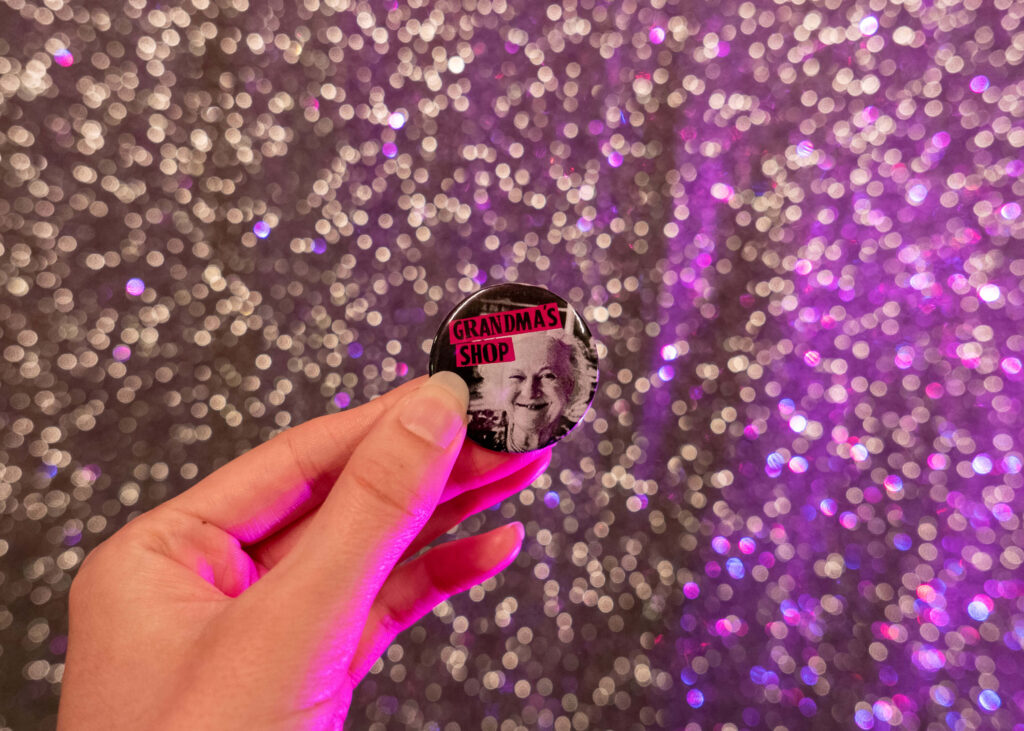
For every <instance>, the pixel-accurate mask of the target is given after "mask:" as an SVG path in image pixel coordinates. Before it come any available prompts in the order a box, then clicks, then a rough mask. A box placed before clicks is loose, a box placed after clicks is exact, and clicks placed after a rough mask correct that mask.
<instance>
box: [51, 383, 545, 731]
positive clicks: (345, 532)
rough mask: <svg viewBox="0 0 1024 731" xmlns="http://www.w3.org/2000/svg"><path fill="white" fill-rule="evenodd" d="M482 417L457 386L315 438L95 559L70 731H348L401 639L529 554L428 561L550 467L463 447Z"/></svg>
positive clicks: (192, 496)
mask: <svg viewBox="0 0 1024 731" xmlns="http://www.w3.org/2000/svg"><path fill="white" fill-rule="evenodd" d="M467 401H468V393H467V391H466V386H465V384H464V383H463V382H462V381H461V379H459V378H458V377H457V376H455V375H454V374H451V373H439V374H437V375H435V376H434V377H433V378H431V379H430V380H429V381H428V380H427V379H426V378H420V379H417V380H415V381H412V382H410V383H407V384H405V385H403V386H401V387H399V388H397V389H395V390H394V391H392V392H390V393H388V394H386V395H384V396H382V397H380V398H378V399H375V400H373V401H370V402H369V403H367V404H365V405H363V406H360V407H358V408H355V409H351V410H349V411H344V412H341V413H338V414H331V415H328V416H323V417H320V418H317V419H313V420H311V421H308V422H306V423H304V424H301V425H299V426H297V427H295V428H293V429H290V430H288V431H285V432H283V433H281V434H280V435H278V436H276V437H275V438H273V439H271V440H270V441H268V442H266V443H265V444H262V445H260V446H259V447H256V448H255V449H253V450H251V451H249V452H247V453H246V454H244V455H242V456H241V457H239V458H237V459H235V460H234V461H232V462H230V463H229V464H227V465H225V466H224V467H222V468H220V469H219V470H217V471H216V472H214V473H213V474H211V475H210V476H209V477H207V478H206V479H204V480H202V481H201V482H199V483H198V484H196V485H195V486H194V487H192V488H191V489H189V490H186V491H185V492H183V493H181V494H180V495H179V496H177V497H175V498H173V499H171V500H169V501H167V502H165V503H163V504H162V505H160V506H159V507H157V508H155V509H153V510H151V511H149V512H147V513H145V514H143V515H141V516H140V517H138V518H136V519H135V520H132V521H131V522H130V523H129V524H128V525H126V526H125V527H124V528H122V529H121V530H120V531H118V532H117V533H116V534H115V535H113V536H112V537H111V538H110V539H108V540H107V541H105V542H104V543H102V544H101V545H100V546H98V547H97V548H96V549H94V550H93V551H92V552H91V553H90V554H89V555H88V556H87V557H86V560H85V562H84V563H83V565H82V566H81V568H80V569H79V572H78V575H77V576H76V578H75V580H74V582H73V583H72V586H71V595H70V609H69V611H70V632H69V646H68V656H67V663H66V669H65V674H64V679H63V686H62V693H61V704H60V713H59V716H58V728H59V729H61V730H62V731H79V729H99V728H102V729H105V730H116V729H122V728H123V729H186V728H187V729H207V728H209V729H218V730H220V729H235V728H238V729H278V728H282V729H283V728H288V729H294V728H302V729H333V728H341V725H342V723H343V721H344V719H345V716H346V714H347V712H348V707H349V703H350V701H351V697H352V690H353V688H354V687H355V686H356V685H357V684H358V683H359V681H360V680H361V679H362V678H363V676H364V675H365V674H366V672H367V671H368V670H369V668H370V667H371V666H372V665H373V663H374V661H375V660H376V659H377V657H378V656H379V655H380V653H381V652H382V651H383V650H384V649H386V648H387V646H388V645H389V644H390V643H391V642H392V640H393V639H394V637H395V636H396V635H397V634H398V633H399V632H401V631H402V630H403V629H405V628H406V627H408V626H409V625H411V624H413V623H414V622H415V621H416V620H417V619H419V618H420V617H421V616H422V615H423V614H425V613H426V612H428V611H430V609H431V608H432V607H434V606H435V605H437V604H438V603H439V602H441V601H443V600H444V599H446V598H448V597H449V596H451V595H453V594H456V593H458V592H461V591H464V590H466V589H468V588H469V587H471V586H473V585H474V584H478V583H480V582H482V581H484V580H486V579H487V578H489V577H490V576H493V575H494V574H496V573H497V572H499V571H500V570H501V569H503V568H504V567H505V566H507V565H508V564H509V563H510V562H511V561H512V560H513V559H514V558H515V556H516V555H517V554H518V552H519V548H520V545H521V541H522V538H523V528H522V526H521V525H520V524H519V523H512V524H510V525H506V526H503V527H501V528H498V529H496V530H493V531H491V532H489V533H484V534H482V535H476V536H471V537H469V538H463V539H460V540H457V541H453V542H449V543H445V544H443V545H441V546H438V547H435V548H432V549H431V550H429V551H427V552H425V553H423V554H422V555H420V556H417V557H414V558H411V559H410V558H409V557H411V556H414V554H415V553H416V552H418V551H419V550H420V549H421V548H423V547H424V546H426V545H427V544H428V543H430V542H431V541H433V540H434V539H435V538H437V537H438V536H440V535H442V534H443V533H445V532H446V531H448V530H449V529H450V528H451V527H453V526H454V525H456V524H457V523H459V522H460V521H461V520H463V519H464V518H465V517H467V516H468V515H471V514H473V513H475V512H478V511H479V510H482V509H484V508H486V507H488V506H490V505H493V504H495V503H497V502H499V501H500V500H503V499H504V498H506V497H508V496H509V495H511V494H514V493H515V492H517V491H519V490H520V489H522V488H523V487H525V486H527V485H528V484H530V482H532V481H533V480H534V478H536V477H537V475H539V474H540V473H541V472H542V471H543V470H544V469H546V467H547V465H548V462H549V461H550V451H549V450H545V451H541V452H534V453H527V454H499V453H496V452H490V451H488V450H485V449H483V448H481V447H478V446H477V445H475V444H473V443H472V442H468V441H467V442H465V443H464V441H463V440H464V437H465V417H464V415H465V413H466V405H467ZM406 559H409V560H406Z"/></svg>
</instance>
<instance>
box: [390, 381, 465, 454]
mask: <svg viewBox="0 0 1024 731" xmlns="http://www.w3.org/2000/svg"><path fill="white" fill-rule="evenodd" d="M468 405H469V388H467V386H466V382H465V381H463V380H462V379H461V378H459V377H458V376H457V375H455V374H454V373H452V372H450V371H441V372H440V373H435V374H434V375H433V376H431V377H430V380H429V381H427V382H426V383H425V384H423V387H422V388H420V389H419V390H418V391H416V393H414V394H412V395H411V396H410V397H409V400H408V401H407V402H406V403H405V405H404V406H403V407H402V412H401V414H400V416H399V421H400V422H402V426H404V427H405V428H406V429H408V430H409V431H411V432H412V433H413V434H415V435H417V436H419V437H421V438H423V439H426V440H427V441H428V442H431V443H432V444H435V445H437V446H438V447H441V448H442V449H444V448H445V447H447V446H448V445H449V444H451V443H452V440H454V439H455V437H456V436H458V435H459V432H461V431H462V428H463V427H464V426H465V424H466V407H467V406H468Z"/></svg>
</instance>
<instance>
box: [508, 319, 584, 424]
mask: <svg viewBox="0 0 1024 731" xmlns="http://www.w3.org/2000/svg"><path fill="white" fill-rule="evenodd" d="M515 354H516V360H515V362H514V363H510V364H509V365H508V368H507V370H506V372H505V381H504V383H503V384H502V386H503V391H504V395H505V402H506V404H505V406H506V409H507V410H508V414H509V419H510V420H511V422H512V423H513V424H515V425H516V426H517V427H519V428H521V429H524V430H526V431H527V432H541V431H543V430H544V429H546V428H548V427H550V426H551V425H553V424H555V423H556V422H557V421H558V419H559V418H560V417H561V416H562V413H563V412H564V411H565V407H566V406H567V405H568V403H569V397H570V396H571V395H572V391H573V385H574V383H575V376H574V374H573V368H572V362H571V361H570V360H569V348H568V346H566V345H565V344H564V343H560V342H558V341H556V340H553V339H552V338H550V337H544V336H539V337H538V336H528V337H524V338H522V339H521V340H520V341H519V342H516V343H515Z"/></svg>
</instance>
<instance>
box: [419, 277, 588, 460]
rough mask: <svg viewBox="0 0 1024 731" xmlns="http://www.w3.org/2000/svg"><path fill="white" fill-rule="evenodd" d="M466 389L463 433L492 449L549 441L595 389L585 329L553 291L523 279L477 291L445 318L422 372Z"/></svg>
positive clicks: (574, 419)
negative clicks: (452, 378)
mask: <svg viewBox="0 0 1024 731" xmlns="http://www.w3.org/2000/svg"><path fill="white" fill-rule="evenodd" d="M438 371H453V372H454V373H457V374H458V375H459V376H461V377H462V379H463V380H464V381H465V382H466V385H467V386H469V396H470V398H469V426H468V429H467V437H468V438H470V439H472V440H473V441H474V442H476V443H477V444H480V445H481V446H484V447H486V448H488V449H491V450H494V451H496V452H531V451H533V450H535V449H542V448H544V447H546V446H548V445H550V444H554V443H555V442H557V441H558V440H560V439H561V438H562V437H564V436H565V435H566V434H568V433H569V432H570V431H571V430H572V429H573V428H574V427H575V426H576V425H577V424H579V422H580V421H581V420H582V419H583V415H584V414H586V413H587V409H588V408H590V403H591V401H593V400H594V394H595V393H596V392H597V351H596V349H595V348H594V344H593V343H592V342H591V338H590V329H589V328H588V327H587V324H586V323H585V322H584V321H583V318H582V317H581V316H580V314H579V313H578V312H577V311H576V310H575V308H574V307H573V306H572V305H570V304H569V303H568V302H566V301H565V300H564V299H562V298H561V297H559V296H558V295H556V294H554V293H553V292H550V291H548V290H546V289H543V288H541V287H533V286H530V285H525V284H498V285H495V286H493V287H487V288H485V289H481V290H480V291H479V292H476V293H475V294H473V295H471V296H470V297H468V298H467V299H465V300H463V301H462V303H461V304H460V305H459V306H458V307H456V308H455V309H454V310H453V311H452V312H451V313H450V314H449V315H448V317H447V318H446V319H445V321H444V323H443V324H442V325H441V327H440V329H439V330H438V331H437V335H436V336H435V337H434V344H433V347H432V348H431V351H430V373H431V375H433V374H434V373H437V372H438Z"/></svg>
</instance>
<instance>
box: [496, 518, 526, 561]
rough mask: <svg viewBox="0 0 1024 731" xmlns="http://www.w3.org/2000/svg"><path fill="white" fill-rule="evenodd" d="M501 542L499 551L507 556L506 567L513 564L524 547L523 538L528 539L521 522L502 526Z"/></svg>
mask: <svg viewBox="0 0 1024 731" xmlns="http://www.w3.org/2000/svg"><path fill="white" fill-rule="evenodd" d="M500 536H501V537H500V541H499V549H498V550H499V551H500V552H501V553H502V554H503V555H504V556H505V559H504V561H505V562H507V563H506V565H508V564H509V563H512V561H514V560H515V558H516V556H518V555H519V551H520V550H521V549H522V547H523V538H525V537H526V529H525V528H523V524H522V523H520V522H519V521H516V522H514V523H508V524H507V525H504V526H502V528H501V533H500Z"/></svg>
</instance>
